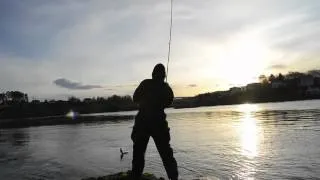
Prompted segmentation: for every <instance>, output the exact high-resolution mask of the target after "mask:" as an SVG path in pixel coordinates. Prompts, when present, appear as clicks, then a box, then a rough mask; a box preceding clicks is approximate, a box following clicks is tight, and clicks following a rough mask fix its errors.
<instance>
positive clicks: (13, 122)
mask: <svg viewBox="0 0 320 180" xmlns="http://www.w3.org/2000/svg"><path fill="white" fill-rule="evenodd" d="M133 118H134V116H132V115H107V116H105V115H100V116H81V115H79V116H77V117H75V118H70V117H66V116H50V117H36V118H20V119H1V120H0V129H11V128H26V127H32V126H52V125H68V124H81V123H99V122H108V121H119V120H133Z"/></svg>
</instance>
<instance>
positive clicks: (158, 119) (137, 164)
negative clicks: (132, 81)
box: [131, 64, 178, 180]
mask: <svg viewBox="0 0 320 180" xmlns="http://www.w3.org/2000/svg"><path fill="white" fill-rule="evenodd" d="M165 77H166V71H165V67H164V66H163V65H162V64H157V65H156V66H155V67H154V69H153V72H152V79H145V80H144V81H142V82H141V84H140V85H139V86H138V88H137V89H136V90H135V92H134V95H133V101H134V102H135V103H137V104H138V105H139V112H138V114H137V115H136V117H135V123H134V127H133V130H132V134H131V139H132V141H133V160H132V175H133V178H134V179H135V180H136V179H140V177H141V175H142V172H143V168H144V156H145V152H146V148H147V145H148V142H149V138H150V136H151V137H152V138H153V140H154V142H155V144H156V147H157V149H158V151H159V153H160V156H161V159H162V162H163V165H164V167H165V169H166V172H167V174H168V177H169V179H171V180H177V179H178V168H177V162H176V160H175V158H174V157H173V151H172V148H171V147H170V144H169V142H170V133H169V130H170V129H169V127H168V122H167V121H166V114H165V113H164V109H165V108H166V107H168V106H169V105H170V104H171V103H172V101H173V92H172V89H171V88H170V86H169V85H168V84H167V83H165V82H164V79H165Z"/></svg>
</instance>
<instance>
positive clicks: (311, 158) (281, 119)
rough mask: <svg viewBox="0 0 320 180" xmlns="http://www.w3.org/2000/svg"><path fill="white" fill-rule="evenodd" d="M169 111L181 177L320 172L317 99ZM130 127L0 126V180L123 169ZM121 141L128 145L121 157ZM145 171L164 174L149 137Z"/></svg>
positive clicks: (311, 174)
mask: <svg viewBox="0 0 320 180" xmlns="http://www.w3.org/2000/svg"><path fill="white" fill-rule="evenodd" d="M132 113H133V114H134V113H135V112H126V113H124V114H132ZM167 113H168V121H169V126H170V127H171V136H172V141H171V144H172V146H173V148H174V152H175V157H176V159H177V161H178V164H179V172H180V174H181V178H182V179H193V178H199V177H203V178H207V179H316V178H318V179H319V178H320V101H298V102H285V103H266V104H255V105H248V104H246V105H233V106H216V107H203V108H193V109H179V110H173V109H169V110H167ZM113 114H114V113H113ZM116 114H121V113H116ZM132 126H133V121H132V120H124V121H118V122H105V123H99V124H97V123H91V124H78V125H61V126H44V127H31V128H23V129H10V130H0V179H1V180H6V179H17V180H18V179H80V178H82V177H88V176H99V175H105V174H108V173H115V172H118V171H126V170H128V169H130V168H131V156H132V142H131V140H130V133H131V130H132ZM120 147H121V148H123V149H125V150H127V151H129V155H128V156H125V157H124V158H123V159H122V160H121V159H120V153H119V148H120ZM145 171H148V172H151V173H155V174H156V175H158V176H164V177H166V174H165V171H164V168H163V166H162V162H161V160H160V156H159V154H158V152H157V150H156V148H155V145H154V143H153V140H150V142H149V146H148V149H147V153H146V168H145Z"/></svg>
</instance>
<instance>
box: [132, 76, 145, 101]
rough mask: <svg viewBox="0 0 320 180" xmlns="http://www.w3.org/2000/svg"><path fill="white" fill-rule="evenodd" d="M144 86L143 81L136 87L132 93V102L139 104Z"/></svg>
mask: <svg viewBox="0 0 320 180" xmlns="http://www.w3.org/2000/svg"><path fill="white" fill-rule="evenodd" d="M144 84H145V80H144V81H142V82H141V83H140V84H139V86H138V87H137V89H136V90H135V91H134V93H133V102H134V103H137V104H139V103H140V100H141V97H142V94H143V91H144V86H145V85H144Z"/></svg>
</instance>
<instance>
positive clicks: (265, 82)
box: [259, 75, 269, 84]
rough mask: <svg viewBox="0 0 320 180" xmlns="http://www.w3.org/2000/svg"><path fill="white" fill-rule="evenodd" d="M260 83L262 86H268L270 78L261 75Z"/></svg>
mask: <svg viewBox="0 0 320 180" xmlns="http://www.w3.org/2000/svg"><path fill="white" fill-rule="evenodd" d="M259 81H260V83H261V84H268V83H269V82H268V78H267V76H265V75H260V76H259Z"/></svg>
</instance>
